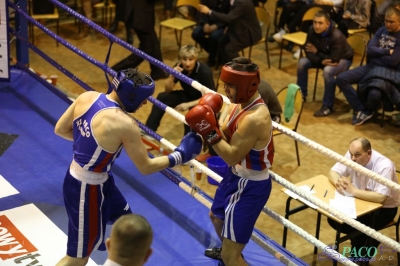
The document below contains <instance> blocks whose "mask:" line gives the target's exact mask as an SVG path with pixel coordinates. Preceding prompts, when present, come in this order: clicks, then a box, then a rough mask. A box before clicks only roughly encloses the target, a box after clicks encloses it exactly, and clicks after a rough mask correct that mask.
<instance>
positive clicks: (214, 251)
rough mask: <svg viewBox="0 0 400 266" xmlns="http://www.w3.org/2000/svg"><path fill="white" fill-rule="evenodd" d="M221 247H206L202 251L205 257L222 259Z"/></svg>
mask: <svg viewBox="0 0 400 266" xmlns="http://www.w3.org/2000/svg"><path fill="white" fill-rule="evenodd" d="M221 252H222V247H219V248H208V249H206V251H205V252H204V255H206V257H209V258H212V259H214V260H222V258H221Z"/></svg>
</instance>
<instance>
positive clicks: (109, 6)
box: [93, 0, 115, 27]
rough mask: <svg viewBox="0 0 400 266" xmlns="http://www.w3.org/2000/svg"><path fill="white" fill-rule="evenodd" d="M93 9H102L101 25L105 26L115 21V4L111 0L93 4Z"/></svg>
mask: <svg viewBox="0 0 400 266" xmlns="http://www.w3.org/2000/svg"><path fill="white" fill-rule="evenodd" d="M93 9H94V10H95V9H100V10H101V25H102V26H103V27H104V26H106V25H109V24H111V23H112V21H113V13H114V11H115V4H114V3H113V2H112V1H110V0H103V1H102V2H100V3H97V4H95V5H94V6H93Z"/></svg>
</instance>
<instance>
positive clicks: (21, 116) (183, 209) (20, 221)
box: [0, 0, 400, 265]
mask: <svg viewBox="0 0 400 266" xmlns="http://www.w3.org/2000/svg"><path fill="white" fill-rule="evenodd" d="M50 2H52V3H54V4H55V5H57V6H58V7H60V8H63V9H65V10H67V11H68V12H69V13H71V14H72V15H73V16H75V17H77V18H78V19H80V20H82V21H83V22H85V23H87V24H89V25H90V26H91V27H92V28H94V29H95V30H97V31H99V32H100V33H102V34H103V35H105V36H106V37H108V38H109V39H110V43H111V44H112V43H116V44H119V45H121V46H123V47H125V48H126V49H128V50H130V51H132V52H134V53H136V54H138V55H139V56H142V57H143V58H145V59H146V60H148V61H150V62H151V63H153V64H155V65H157V66H159V67H161V68H163V69H164V70H166V71H167V72H169V73H170V74H172V75H174V76H176V77H177V78H179V79H181V80H183V81H184V82H186V83H189V84H192V86H193V87H195V88H196V89H199V90H202V91H208V89H207V88H205V87H203V86H202V85H201V84H199V83H197V82H195V81H193V80H191V79H189V78H187V77H186V76H184V75H182V74H180V73H179V72H176V71H175V70H173V69H171V68H169V67H168V66H166V65H164V64H163V63H162V62H159V61H157V60H155V59H153V58H151V57H149V56H147V55H146V54H144V53H142V52H141V51H139V50H137V49H136V48H134V47H132V46H130V45H129V44H127V43H125V42H123V41H121V40H120V39H117V38H115V37H114V36H113V35H112V34H109V33H108V32H107V31H106V30H104V29H102V28H101V27H99V26H97V25H96V24H93V23H91V22H90V21H89V20H87V19H86V18H84V17H82V16H81V15H79V14H78V13H76V12H75V11H73V10H71V9H70V8H68V7H67V6H65V5H63V4H62V3H60V2H58V1H55V0H50ZM24 3H25V4H26V2H25V1H21V2H19V4H18V3H16V4H13V3H11V2H9V5H10V7H12V8H13V9H15V10H16V16H18V17H19V19H17V21H18V22H19V23H17V24H19V25H17V27H19V28H17V29H12V28H11V27H10V28H9V30H10V32H11V33H12V34H14V35H15V36H16V38H17V39H18V42H20V43H22V42H23V43H25V51H24V48H23V47H22V50H23V51H21V52H20V53H19V54H20V55H22V56H21V57H20V60H18V61H17V63H16V66H15V67H13V68H12V69H11V72H10V73H11V77H10V82H9V83H7V82H1V83H0V103H1V104H0V112H1V116H0V124H1V125H2V126H1V130H0V140H1V142H0V144H1V150H0V171H1V172H0V222H1V223H2V224H9V225H10V224H12V225H13V226H14V227H10V228H14V229H13V230H14V231H13V232H16V231H20V234H22V235H25V238H23V237H21V239H22V240H26V239H27V238H28V237H27V236H30V237H29V240H30V241H33V242H32V243H31V246H29V247H25V246H23V245H22V244H18V243H22V241H20V242H18V243H16V244H14V246H10V250H8V253H9V254H8V256H4V255H3V256H2V255H1V252H0V259H1V260H3V263H4V261H6V262H7V263H9V262H10V264H5V265H14V264H11V263H12V262H18V260H22V258H25V257H26V259H28V258H29V259H31V257H34V258H36V259H37V260H38V261H39V262H40V259H49V260H51V259H52V258H53V261H54V263H53V264H55V263H56V262H57V261H58V260H59V259H60V258H61V257H62V256H63V255H64V253H65V245H66V236H65V233H66V230H67V221H68V220H67V217H66V213H65V210H64V207H63V198H62V182H63V177H64V175H65V171H66V170H67V168H68V165H69V163H70V161H71V155H72V153H71V149H72V145H71V142H69V141H66V140H63V139H61V138H60V137H58V136H56V135H55V134H54V133H53V131H54V125H55V123H56V121H57V120H58V118H59V117H60V116H61V114H62V113H63V112H64V111H65V110H66V109H67V107H68V105H69V104H70V103H71V101H70V100H69V99H68V98H67V97H66V96H65V95H63V94H62V93H60V92H59V91H58V90H56V89H55V88H54V87H53V86H52V85H50V84H49V83H47V81H45V80H43V79H41V78H40V77H39V76H37V75H36V74H34V73H33V72H31V71H30V70H29V69H28V68H27V67H26V66H25V63H26V62H24V58H23V57H24V56H23V55H24V54H26V50H27V47H29V48H30V49H32V50H33V51H34V52H36V53H38V54H39V55H40V56H42V57H43V58H44V59H45V60H47V61H49V62H50V63H52V64H53V65H54V66H55V67H56V68H57V69H59V70H60V71H62V72H63V73H64V74H65V75H67V76H69V77H70V78H72V79H73V80H74V81H76V82H77V83H78V84H79V85H80V86H82V87H83V88H85V89H87V90H91V88H90V87H89V86H88V85H86V84H85V83H84V82H82V81H81V80H79V79H78V78H77V77H75V76H74V75H73V73H71V72H69V71H68V70H67V69H64V68H63V67H62V66H61V65H59V64H58V63H57V62H54V60H52V59H51V58H49V57H48V56H47V55H46V54H45V53H44V52H42V51H40V50H39V49H38V48H36V47H34V46H33V45H31V44H30V43H26V40H27V36H26V34H25V33H26V32H25V33H24V31H25V29H23V27H24V26H26V20H28V21H29V22H30V23H32V24H34V25H35V26H37V27H38V28H40V29H42V30H43V31H44V32H45V33H47V34H48V35H49V36H51V37H53V38H54V39H56V40H57V41H59V42H60V43H61V44H62V45H64V46H66V47H67V48H69V49H71V50H72V51H74V52H75V53H77V54H79V55H81V56H82V57H83V58H85V59H86V60H87V61H88V62H89V63H91V64H94V65H96V66H98V67H99V68H101V69H102V70H103V71H104V72H105V73H108V74H109V75H110V76H114V75H115V72H114V71H112V70H111V69H110V68H109V67H108V66H107V60H108V59H106V62H105V63H102V62H99V61H97V60H95V59H93V58H91V57H90V56H88V55H85V54H84V53H82V52H81V51H80V50H79V49H78V48H77V47H73V46H72V45H71V44H69V43H67V42H66V41H65V40H64V39H62V38H61V37H59V36H57V35H55V34H54V33H52V32H51V31H50V30H48V29H47V28H45V27H44V26H42V25H41V24H40V23H38V22H37V21H35V20H33V19H32V18H30V17H29V16H28V15H27V13H26V10H25V9H24V8H20V7H24V6H26V5H24ZM19 6H20V7H19ZM24 10H25V11H24ZM26 31H27V30H26ZM22 46H23V45H22ZM110 49H111V46H110ZM107 58H108V55H107ZM106 77H107V76H106ZM150 101H151V102H152V103H153V104H155V105H157V106H158V107H160V108H162V109H164V110H165V111H166V112H168V113H169V114H171V115H172V116H174V117H175V118H176V119H178V120H180V121H181V122H184V119H183V116H182V115H181V114H180V113H177V112H175V111H174V110H172V109H171V108H169V107H166V106H165V105H163V104H161V103H159V102H157V100H156V99H154V98H151V99H150ZM224 101H225V102H228V100H227V99H226V97H225V98H224ZM140 127H141V128H142V129H143V130H145V131H146V132H147V133H149V134H150V135H152V136H153V137H155V138H156V139H157V140H159V141H160V142H161V143H162V144H164V145H166V146H167V147H168V148H171V149H173V148H174V146H173V145H172V144H171V143H169V142H168V140H166V139H164V138H162V137H161V136H159V135H158V134H156V133H155V132H150V131H149V129H147V128H145V127H144V126H143V125H142V124H140ZM274 127H275V128H276V129H278V130H280V131H282V132H283V133H284V134H286V135H288V136H289V137H291V138H294V139H296V140H297V141H299V142H301V143H303V144H305V145H306V146H308V147H310V148H313V149H315V150H317V151H319V152H321V153H323V154H325V155H326V156H329V157H331V158H333V159H335V160H337V161H339V162H341V163H343V164H345V165H348V166H350V167H353V168H354V169H356V170H357V171H359V172H362V173H363V174H366V175H368V176H369V177H371V178H373V179H376V180H378V181H380V182H381V183H383V184H385V185H387V186H389V187H390V188H392V189H395V190H400V186H399V185H398V184H395V183H393V182H391V181H387V180H384V179H383V178H382V177H380V176H379V175H377V174H374V173H372V172H370V171H368V170H366V169H364V168H363V167H361V166H359V165H357V164H355V163H353V162H351V161H348V160H346V159H344V157H342V156H340V155H339V154H336V153H335V152H332V151H329V150H327V149H326V148H324V147H323V146H321V145H319V144H317V143H315V142H313V141H312V140H309V139H306V138H304V137H303V136H301V135H299V134H297V133H295V132H291V131H290V130H288V129H285V128H284V127H282V126H280V125H278V124H275V123H274ZM191 164H192V166H193V167H196V168H199V169H201V170H202V171H203V172H205V173H206V174H207V175H209V176H211V177H212V178H214V179H215V180H217V181H220V180H221V177H220V176H218V175H216V174H215V173H213V172H212V171H210V170H209V169H208V168H206V167H205V166H204V165H202V164H200V163H199V162H197V161H192V162H191ZM113 173H114V175H115V180H116V184H117V186H118V187H119V189H120V190H121V192H122V194H123V195H124V196H125V197H126V199H127V201H128V203H129V204H130V206H131V208H132V211H133V212H135V213H139V214H142V215H144V216H145V217H146V218H147V219H148V220H149V222H150V224H151V225H152V227H153V229H154V232H155V237H154V242H153V245H152V247H153V250H154V252H153V255H152V256H151V257H150V260H149V262H148V265H217V263H218V262H217V261H215V260H212V259H209V258H207V257H205V256H204V255H203V253H204V249H205V248H208V247H212V246H218V245H220V243H219V239H218V238H217V236H216V235H215V233H214V228H213V226H212V224H211V222H210V221H209V219H208V211H209V207H210V206H211V202H212V199H211V198H210V197H209V196H208V195H206V194H205V193H203V192H202V191H201V190H199V189H198V188H197V187H196V186H195V183H194V182H192V183H191V182H189V181H187V180H186V179H184V178H182V177H180V176H179V175H177V173H175V172H174V171H172V170H165V171H162V173H156V174H151V175H148V176H142V175H141V174H140V173H139V172H138V170H137V169H136V168H135V166H134V165H133V163H132V162H131V161H130V159H129V158H128V156H127V155H126V154H125V153H124V152H122V153H121V156H120V158H119V159H118V160H117V161H116V163H115V164H114V166H113ZM166 177H167V178H166ZM191 179H192V180H194V179H193V171H192V174H191ZM273 179H274V180H275V181H276V182H278V183H279V184H281V185H283V186H284V187H286V188H288V189H290V190H292V191H293V192H295V193H296V194H298V195H300V196H301V197H303V198H305V199H306V200H308V201H310V202H312V203H314V204H315V205H317V206H318V207H320V208H322V209H324V210H327V211H329V212H330V213H332V214H334V215H335V216H337V217H339V218H340V219H341V220H343V221H345V222H346V223H348V224H350V225H352V226H353V227H354V228H357V229H359V230H360V231H362V232H364V233H366V234H368V235H370V236H372V237H374V238H376V239H378V240H379V241H381V242H383V243H385V244H386V245H387V246H389V247H391V248H393V249H395V250H398V251H400V245H399V243H397V242H395V241H393V240H391V239H388V238H387V237H385V236H383V235H382V234H380V233H379V232H376V231H375V230H373V229H370V228H368V227H366V226H364V225H362V224H360V223H359V222H357V221H355V220H353V219H351V218H349V217H347V216H346V215H345V214H343V213H341V212H339V211H338V210H335V209H333V208H332V207H331V206H329V205H327V204H325V203H323V202H321V201H320V200H318V199H316V198H315V197H313V196H312V195H310V194H308V193H305V192H304V191H302V190H300V189H298V188H297V187H295V186H294V185H293V184H291V183H290V182H288V181H286V180H285V179H284V178H282V177H280V176H279V175H277V174H273ZM171 181H172V182H171ZM177 185H178V186H177ZM1 188H3V189H1ZM182 199H184V200H182ZM264 212H265V213H266V214H268V215H269V216H271V217H272V218H273V219H275V220H277V221H279V222H280V223H282V224H284V225H285V226H287V227H289V228H290V229H291V230H293V231H295V232H296V233H298V234H299V235H301V236H302V237H304V238H305V239H306V240H307V241H309V242H310V243H312V244H313V245H315V246H317V247H318V248H320V249H325V248H326V247H327V245H326V244H324V243H322V242H321V241H319V240H317V239H315V238H314V237H312V236H311V235H309V234H308V233H307V232H305V231H304V230H302V229H301V228H299V227H297V226H296V225H294V224H292V223H291V222H290V221H288V220H286V219H284V218H283V217H281V216H280V215H278V214H277V213H275V212H274V211H272V210H270V209H268V208H267V207H265V208H264ZM2 217H3V218H2ZM7 217H8V218H7ZM1 219H8V220H1ZM5 221H6V222H5ZM44 224H45V225H46V226H45V227H43V228H42V227H40V225H44ZM1 228H2V227H1V224H0V229H1ZM31 230H33V231H35V232H36V233H37V234H33V232H32V231H31ZM41 230H42V231H41ZM0 232H1V231H0ZM9 232H12V231H11V230H9ZM0 234H1V233H0ZM11 235H12V234H11ZM106 235H109V228H108V230H107V233H106ZM0 236H1V235H0ZM47 236H49V237H47ZM25 242H26V241H25ZM25 242H24V243H25ZM28 242H29V241H28ZM22 250H24V253H23V252H22ZM0 251H4V250H3V249H1V245H0ZM12 251H15V252H12ZM17 251H21V252H20V253H18V252H17ZM35 252H36V253H35ZM22 253H23V254H22ZM21 254H22V255H21ZM38 254H39V255H38ZM243 254H244V257H245V259H246V261H247V262H248V263H249V265H282V264H286V265H306V264H305V263H304V262H302V261H301V260H300V259H298V258H296V257H295V256H294V255H293V254H292V253H291V252H289V251H287V250H286V249H284V248H282V247H281V246H280V245H279V244H277V243H276V242H275V241H273V240H271V239H269V238H268V237H267V236H265V235H264V234H262V233H261V232H259V231H258V230H257V229H255V230H254V232H253V236H252V240H251V241H250V243H249V244H248V245H247V246H246V248H245V250H244V252H243ZM35 255H38V256H35ZM327 255H330V256H331V257H332V258H334V259H337V260H339V261H341V263H343V264H344V265H355V264H354V263H352V262H351V261H348V260H346V259H345V258H344V257H343V256H341V255H340V254H338V253H337V252H335V251H334V250H330V251H329V252H327ZM21 256H22V257H21ZM106 256H107V254H106V252H93V253H92V255H91V261H90V262H89V264H88V265H95V264H96V263H97V264H99V263H102V262H104V261H105V258H106ZM32 260H33V259H32ZM42 264H43V263H42ZM2 265H3V264H2ZM43 265H47V264H43ZM48 265H51V263H49V264H48Z"/></svg>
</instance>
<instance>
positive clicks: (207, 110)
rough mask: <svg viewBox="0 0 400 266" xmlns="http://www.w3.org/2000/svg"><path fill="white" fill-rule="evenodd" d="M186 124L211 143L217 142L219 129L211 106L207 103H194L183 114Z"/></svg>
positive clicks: (219, 136)
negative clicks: (193, 105)
mask: <svg viewBox="0 0 400 266" xmlns="http://www.w3.org/2000/svg"><path fill="white" fill-rule="evenodd" d="M185 119H186V122H187V123H188V125H189V126H190V127H191V128H192V129H193V130H194V131H196V132H197V133H199V134H200V135H202V136H203V138H204V139H205V140H206V141H207V142H208V143H209V144H211V145H214V144H216V143H218V142H219V141H220V140H221V138H222V135H221V131H220V130H219V128H218V126H217V119H216V118H215V115H214V112H213V110H212V108H211V107H210V106H208V105H196V106H195V107H193V108H192V109H191V110H189V112H187V113H186V115H185Z"/></svg>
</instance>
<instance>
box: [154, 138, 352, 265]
mask: <svg viewBox="0 0 400 266" xmlns="http://www.w3.org/2000/svg"><path fill="white" fill-rule="evenodd" d="M160 142H161V143H162V144H163V145H165V146H167V147H168V148H169V149H171V150H174V149H175V148H176V146H175V145H174V144H172V143H171V142H169V141H168V140H166V139H165V138H162V139H161V140H160ZM190 164H192V165H194V166H196V167H198V168H199V169H201V170H202V171H203V172H204V173H206V174H207V175H209V176H211V177H212V178H213V179H214V180H216V181H218V182H220V181H221V180H222V177H221V176H219V175H218V174H216V173H215V172H213V171H212V170H210V169H209V168H208V167H206V166H204V165H203V164H201V163H199V162H198V161H196V160H191V161H190ZM270 172H271V173H272V174H273V175H272V176H274V175H275V178H274V180H275V181H277V180H276V176H277V175H276V174H275V173H273V172H272V171H270ZM278 177H279V178H282V177H280V176H278ZM193 181H194V180H193ZM193 181H192V182H193ZM277 182H278V183H279V181H277ZM288 183H289V182H288ZM289 184H290V183H289ZM179 187H181V188H182V189H183V190H184V191H185V192H187V193H188V194H190V195H191V196H193V197H194V198H195V199H197V200H198V201H199V202H200V203H202V204H203V205H204V206H206V207H207V208H208V209H211V205H212V204H211V202H210V201H209V200H208V199H206V198H205V197H204V196H202V195H201V194H199V193H194V190H193V187H195V186H194V184H193V183H192V184H191V187H189V186H188V185H187V184H185V183H184V182H180V183H179ZM295 190H297V189H295ZM299 194H300V193H299ZM310 201H311V200H310ZM263 212H264V213H266V214H267V215H269V216H270V217H272V218H273V219H274V220H276V221H278V222H280V223H281V224H282V225H284V226H286V227H288V228H289V229H291V230H292V231H294V232H295V233H297V234H299V235H300V236H302V237H303V238H304V239H305V240H307V241H308V242H310V243H311V244H313V245H314V246H316V247H318V248H320V249H322V250H324V253H325V254H326V255H328V256H330V257H331V258H333V259H337V258H340V259H339V260H340V261H339V262H341V263H342V264H344V265H352V266H354V265H356V264H354V263H353V262H352V261H350V260H348V259H347V258H346V257H344V256H343V255H341V254H340V253H338V252H337V251H335V250H333V249H326V247H329V246H327V245H325V244H324V243H322V242H321V241H320V240H318V239H316V238H315V237H314V236H312V235H310V234H308V233H307V232H305V231H304V230H303V229H301V228H300V227H298V226H297V225H295V224H293V223H292V222H290V221H289V220H287V219H286V218H284V217H282V216H281V215H279V214H277V213H275V212H274V211H272V210H270V209H268V208H267V207H264V209H263ZM251 239H252V240H253V241H254V242H256V243H257V244H259V245H260V246H261V247H262V248H263V249H264V250H266V251H267V252H268V253H270V254H272V255H274V256H277V254H279V255H282V253H280V252H279V251H277V250H276V249H275V248H274V247H272V246H270V245H268V244H267V243H266V242H265V241H263V240H262V239H260V237H258V236H257V235H256V234H255V233H253V234H252V236H251ZM282 256H283V257H284V255H282ZM285 264H286V265H290V266H292V265H293V266H295V265H296V264H294V263H293V262H292V261H290V259H288V258H286V257H285Z"/></svg>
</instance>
